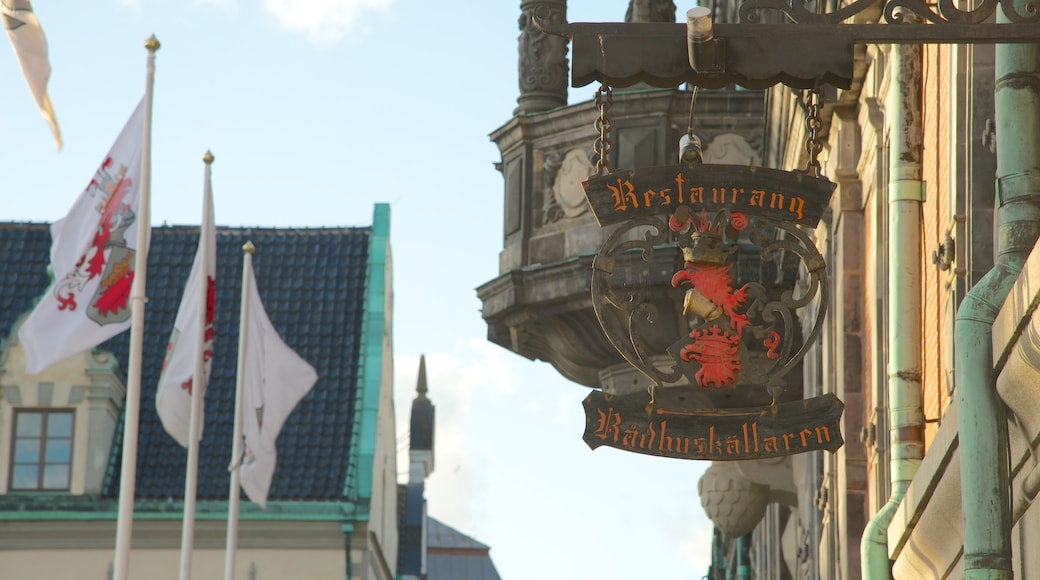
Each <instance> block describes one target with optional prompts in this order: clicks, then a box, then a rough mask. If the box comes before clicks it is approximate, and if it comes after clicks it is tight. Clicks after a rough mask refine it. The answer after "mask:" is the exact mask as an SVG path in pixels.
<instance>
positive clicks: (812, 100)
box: [805, 87, 823, 177]
mask: <svg viewBox="0 0 1040 580" xmlns="http://www.w3.org/2000/svg"><path fill="white" fill-rule="evenodd" d="M821 127H823V121H821V120H820V88H819V87H813V88H811V89H809V90H807V91H805V152H806V153H808V154H809V160H808V161H807V162H806V164H805V172H806V173H808V174H809V175H812V176H813V177H820V173H821V171H820V160H819V159H817V155H819V154H820V151H822V150H823V144H822V143H820V128H821Z"/></svg>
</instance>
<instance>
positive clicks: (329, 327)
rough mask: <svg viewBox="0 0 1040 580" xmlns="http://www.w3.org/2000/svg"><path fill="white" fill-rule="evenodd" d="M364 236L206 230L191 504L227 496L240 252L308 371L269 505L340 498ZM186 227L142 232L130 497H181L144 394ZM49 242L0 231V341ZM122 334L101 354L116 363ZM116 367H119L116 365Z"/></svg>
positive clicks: (172, 305) (366, 231) (114, 490)
mask: <svg viewBox="0 0 1040 580" xmlns="http://www.w3.org/2000/svg"><path fill="white" fill-rule="evenodd" d="M370 234H371V228H314V229H274V228H218V233H217V239H218V242H217V267H218V272H217V305H216V315H215V316H216V317H215V327H216V339H215V345H214V359H213V360H214V364H213V373H212V378H211V379H210V384H209V388H208V390H207V394H206V401H205V409H206V417H205V427H204V429H205V431H204V435H203V439H202V443H201V445H200V453H199V479H198V497H199V499H214V500H222V499H226V498H227V490H228V479H229V478H228V472H227V465H228V462H229V459H230V448H231V430H232V421H233V416H232V415H233V410H234V390H235V373H236V362H237V356H238V319H239V295H240V292H241V285H242V249H241V248H242V245H243V244H244V243H245V242H246V241H247V240H251V241H252V242H253V243H254V244H255V245H256V248H257V249H256V253H255V254H254V255H253V264H254V267H255V270H256V275H257V285H258V286H259V289H260V296H261V299H262V300H263V303H264V307H265V308H266V310H267V313H268V315H269V316H270V318H271V322H272V323H273V324H274V326H275V328H276V329H277V330H278V333H279V335H280V336H281V337H282V339H283V340H284V341H285V342H286V344H288V345H289V346H290V347H291V348H293V349H294V350H295V351H296V352H298V353H299V354H300V356H302V357H303V358H304V359H306V360H307V361H308V362H310V364H311V365H313V366H314V368H315V369H316V370H317V372H318V377H319V378H318V381H317V383H315V385H314V388H313V389H312V390H311V392H310V393H309V394H308V395H307V396H306V397H304V399H303V400H302V401H301V402H300V404H299V405H297V407H296V409H295V411H294V412H293V413H292V415H291V416H290V417H289V419H288V420H287V421H286V423H285V426H284V427H283V429H282V432H281V435H280V436H279V438H278V443H277V445H278V466H277V469H276V471H275V474H274V480H273V482H272V485H271V492H270V495H269V500H274V501H277V500H337V499H340V498H341V497H342V496H343V488H344V482H345V481H346V476H347V466H348V464H349V451H348V450H349V449H350V443H351V441H350V438H351V427H352V423H353V419H354V409H355V394H356V391H357V384H358V368H359V360H358V357H359V347H360V340H361V326H362V321H363V318H364V289H365V275H366V271H367V263H368V244H369V238H370ZM197 243H198V228H197V227H180V226H174V227H165V226H164V227H158V228H153V230H152V241H151V249H150V251H149V256H148V279H147V295H148V305H147V307H146V311H145V337H144V354H143V361H144V365H143V368H142V372H141V415H140V426H139V429H140V433H139V435H140V436H139V443H138V459H137V485H136V490H137V497H138V498H139V499H167V498H172V499H181V498H182V497H183V494H184V473H185V461H186V458H187V451H186V450H185V449H183V448H182V447H180V446H179V445H178V444H177V443H176V442H175V441H174V440H173V438H171V437H170V436H169V435H167V434H166V432H165V431H164V430H163V428H162V424H161V423H160V421H159V418H158V416H157V415H156V412H155V390H156V385H157V384H158V379H159V369H160V367H161V364H162V360H163V354H164V351H165V347H166V342H167V340H168V339H169V334H170V330H171V328H172V326H173V320H174V318H175V317H176V313H177V308H178V306H179V304H180V298H181V294H182V292H183V290H184V284H185V281H186V280H187V277H188V272H189V270H190V269H191V263H192V260H193V259H194V255H195V250H196V245H197ZM49 249H50V233H49V231H48V226H47V225H45V224H14V223H6V224H0V280H2V282H0V332H2V333H3V335H4V336H6V335H8V334H9V333H10V332H11V326H12V324H13V323H14V321H15V320H16V319H17V318H18V317H19V316H20V315H21V314H23V313H24V312H26V311H27V310H29V309H30V308H31V307H32V303H33V300H34V299H35V297H37V296H39V295H40V294H41V293H42V292H43V291H44V290H45V289H46V287H47V285H48V283H49V278H48V276H47V273H46V268H45V264H47V263H48V260H49V257H48V253H49ZM129 335H130V333H129V332H124V333H122V334H120V335H119V336H117V337H115V338H113V339H111V340H109V341H107V342H106V343H104V344H103V345H101V348H104V349H106V350H111V351H112V352H114V353H115V355H116V357H117V358H118V359H119V360H120V361H126V360H127V358H128V351H129V338H130V336H129ZM123 366H124V369H125V362H124V365H123ZM121 449H122V421H120V425H119V427H118V428H117V431H116V437H115V440H114V441H113V443H112V453H111V455H110V461H109V469H108V473H107V475H106V478H105V485H104V489H103V495H104V496H105V497H110V498H115V497H117V496H118V489H119V473H120V455H121Z"/></svg>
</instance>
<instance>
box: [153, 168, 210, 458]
mask: <svg viewBox="0 0 1040 580" xmlns="http://www.w3.org/2000/svg"><path fill="white" fill-rule="evenodd" d="M204 190H205V191H204V196H203V197H204V201H203V210H202V227H201V228H200V231H199V249H198V250H197V251H196V252H195V262H194V263H193V264H192V266H191V274H189V275H188V283H187V285H185V286H184V297H183V298H181V305H180V308H179V309H178V310H177V319H176V320H175V321H174V323H173V332H172V333H171V334H170V341H169V342H168V343H167V344H166V358H165V359H164V360H163V368H162V374H161V375H160V377H159V391H158V392H157V393H156V397H155V408H156V411H157V412H158V413H159V418H160V419H162V424H163V428H165V429H166V432H167V433H169V434H170V436H171V437H173V438H174V439H176V440H177V442H178V443H180V444H181V445H182V446H184V447H187V446H188V443H189V440H190V436H189V432H190V430H191V428H190V423H191V394H192V390H193V389H196V388H197V389H199V395H201V396H204V395H205V393H206V385H207V384H208V383H209V375H210V369H211V368H212V366H213V360H212V359H213V314H214V308H215V303H216V277H217V229H216V226H214V224H213V193H212V191H211V188H210V182H209V170H208V168H207V171H206V183H205V186H204ZM203 254H205V255H203ZM203 268H205V274H203V271H202V270H203ZM203 275H205V291H203V287H202V282H203V281H202V276H203ZM203 292H205V296H206V299H205V302H203V300H202V295H203ZM203 307H204V308H205V313H201V312H199V309H200V308H203ZM203 316H204V317H205V318H204V320H203V321H201V322H202V330H201V331H200V329H199V326H200V318H201V317H203ZM200 343H201V355H202V369H201V373H202V377H201V378H198V379H196V377H195V376H194V375H195V370H196V369H195V356H196V352H198V351H199V349H200V346H199V345H200ZM203 424H204V421H203V415H202V411H201V410H200V412H199V417H198V426H199V427H198V429H199V438H200V439H201V438H202V429H203V427H202V425H203Z"/></svg>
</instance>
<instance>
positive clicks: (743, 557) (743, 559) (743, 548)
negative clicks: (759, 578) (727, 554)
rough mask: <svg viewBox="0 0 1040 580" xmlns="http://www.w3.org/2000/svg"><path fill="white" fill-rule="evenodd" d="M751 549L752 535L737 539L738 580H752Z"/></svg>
mask: <svg viewBox="0 0 1040 580" xmlns="http://www.w3.org/2000/svg"><path fill="white" fill-rule="evenodd" d="M750 547H751V534H744V535H743V536H740V537H739V538H737V576H736V578H737V580H750V578H751V562H749V561H748V549H749V548H750Z"/></svg>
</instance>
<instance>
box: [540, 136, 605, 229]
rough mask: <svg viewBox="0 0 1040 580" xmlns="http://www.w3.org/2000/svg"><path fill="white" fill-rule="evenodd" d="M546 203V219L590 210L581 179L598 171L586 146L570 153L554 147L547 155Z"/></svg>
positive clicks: (544, 206)
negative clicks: (585, 148)
mask: <svg viewBox="0 0 1040 580" xmlns="http://www.w3.org/2000/svg"><path fill="white" fill-rule="evenodd" d="M544 171H545V184H546V187H545V194H544V199H545V203H544V204H543V205H542V223H543V224H550V223H553V222H556V221H559V220H560V219H561V218H564V217H567V218H574V217H578V216H580V215H583V214H585V213H586V212H588V211H589V204H588V202H586V201H585V190H584V189H583V188H582V187H581V183H582V182H583V181H585V180H586V179H588V177H589V176H590V175H592V174H593V173H595V172H596V169H595V167H593V166H592V162H591V161H589V154H588V152H587V151H586V150H584V149H582V148H580V147H575V148H574V149H571V150H570V151H568V152H567V153H566V154H564V153H563V152H562V151H554V152H552V153H549V154H547V155H546V156H545V161H544Z"/></svg>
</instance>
